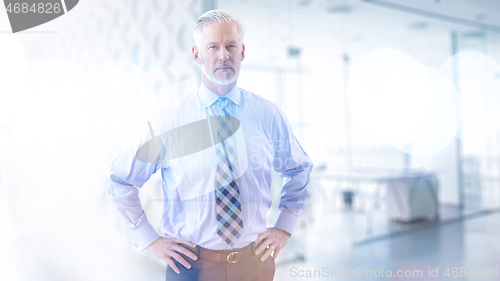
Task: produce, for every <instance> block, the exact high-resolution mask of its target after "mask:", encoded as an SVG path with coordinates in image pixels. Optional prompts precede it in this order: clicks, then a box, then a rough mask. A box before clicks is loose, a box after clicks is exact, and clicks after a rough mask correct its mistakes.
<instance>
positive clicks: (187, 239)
mask: <svg viewBox="0 0 500 281" xmlns="http://www.w3.org/2000/svg"><path fill="white" fill-rule="evenodd" d="M244 32H245V30H244V26H243V23H242V22H241V21H240V20H239V19H237V18H236V17H234V16H233V15H232V14H230V13H229V12H226V11H221V10H213V11H209V12H206V13H205V14H203V15H202V16H200V17H199V18H198V20H197V21H196V23H195V25H194V29H193V36H194V40H195V44H196V45H195V46H193V48H192V53H193V58H194V60H195V61H196V62H197V63H198V64H200V65H201V76H202V84H201V86H200V88H199V90H198V92H197V93H195V94H191V95H188V96H186V97H185V98H183V99H182V100H180V101H179V102H177V103H175V104H173V105H171V106H167V107H166V108H164V109H163V110H161V111H160V112H158V113H156V114H153V116H152V117H151V119H150V120H149V121H148V122H147V126H145V128H144V130H143V132H142V134H141V135H140V138H139V140H137V141H136V142H133V143H132V145H130V146H129V147H128V148H127V150H126V151H124V152H123V153H122V154H121V155H120V156H119V157H118V158H117V159H116V160H115V161H114V162H113V164H112V165H111V169H110V171H109V173H108V175H107V178H106V179H107V180H106V191H107V195H108V198H109V199H110V201H111V203H112V206H113V208H114V210H115V212H116V214H117V215H118V217H119V220H120V223H121V224H122V225H123V226H124V228H125V230H126V231H127V234H128V236H129V238H130V239H131V240H132V241H133V242H134V243H135V246H136V247H137V248H138V250H139V251H142V250H144V249H146V250H147V251H148V252H149V253H151V255H153V256H154V257H156V258H159V259H162V260H164V261H165V262H167V263H168V265H169V267H168V268H167V273H166V275H167V276H166V279H167V280H169V281H170V280H272V279H273V278H274V271H275V264H274V260H275V259H276V258H277V257H278V254H279V253H280V251H281V250H282V249H283V247H284V246H285V245H286V243H287V240H288V238H289V237H290V235H291V233H292V231H293V229H294V227H295V224H296V223H297V220H298V217H299V215H300V213H301V211H302V209H303V206H304V203H305V199H306V194H307V191H306V185H307V183H308V182H309V174H310V172H311V169H312V166H313V164H312V161H311V159H310V158H309V157H308V156H307V154H306V153H305V152H304V150H303V149H302V147H301V146H300V145H299V143H298V141H297V140H296V138H295V137H294V135H293V133H292V129H291V126H290V123H289V122H288V120H287V119H286V117H285V116H284V115H283V113H282V112H281V111H280V110H279V108H278V107H277V106H276V105H275V104H274V103H272V102H270V101H268V100H266V99H264V98H262V97H260V96H258V95H255V94H253V93H252V92H249V91H246V90H243V89H241V88H239V87H238V86H237V85H236V82H237V79H238V76H239V72H240V65H241V62H242V61H243V59H244V58H245V44H244V43H243V37H244ZM158 133H163V134H162V135H159V134H158ZM144 151H145V153H144ZM144 155H146V156H144ZM271 169H274V170H275V171H276V172H278V173H279V174H280V175H281V177H282V178H283V187H282V192H281V201H280V204H279V209H280V213H279V215H278V218H277V220H276V223H275V225H274V227H269V228H267V227H266V213H267V211H268V209H269V208H270V206H271V204H272V198H271V196H270V188H271ZM158 170H160V171H161V175H162V179H163V182H162V184H163V195H164V210H163V215H162V219H161V236H160V235H158V233H157V232H156V231H155V230H154V228H153V227H152V226H151V224H150V223H149V222H148V220H147V218H146V214H145V213H144V211H143V210H142V207H141V204H140V201H139V197H138V188H140V187H142V185H143V184H144V183H145V182H146V181H147V180H148V179H149V178H150V176H151V175H152V174H153V173H155V172H156V171H158Z"/></svg>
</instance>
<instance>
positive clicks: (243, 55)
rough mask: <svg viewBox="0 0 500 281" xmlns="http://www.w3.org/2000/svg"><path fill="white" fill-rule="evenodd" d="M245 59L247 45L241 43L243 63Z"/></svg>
mask: <svg viewBox="0 0 500 281" xmlns="http://www.w3.org/2000/svg"><path fill="white" fill-rule="evenodd" d="M244 59H245V43H241V61H243V60H244Z"/></svg>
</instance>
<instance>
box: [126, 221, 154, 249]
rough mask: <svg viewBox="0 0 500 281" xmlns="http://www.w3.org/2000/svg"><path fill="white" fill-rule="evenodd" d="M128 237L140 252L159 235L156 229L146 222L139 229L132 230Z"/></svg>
mask: <svg viewBox="0 0 500 281" xmlns="http://www.w3.org/2000/svg"><path fill="white" fill-rule="evenodd" d="M129 238H130V240H132V242H133V243H134V246H135V247H136V249H137V251H138V252H142V251H144V249H146V248H147V247H148V246H149V245H151V244H152V243H153V242H154V241H156V239H158V238H160V235H158V233H156V230H155V229H154V228H153V226H152V225H151V224H150V223H149V222H146V223H145V224H144V225H142V226H141V227H140V228H139V229H137V230H136V231H134V232H132V233H131V234H130V236H129Z"/></svg>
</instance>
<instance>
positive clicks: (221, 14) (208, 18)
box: [193, 10, 245, 47]
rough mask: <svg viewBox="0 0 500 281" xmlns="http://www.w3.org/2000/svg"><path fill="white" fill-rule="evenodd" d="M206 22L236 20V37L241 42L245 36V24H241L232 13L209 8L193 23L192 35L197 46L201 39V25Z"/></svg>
mask: <svg viewBox="0 0 500 281" xmlns="http://www.w3.org/2000/svg"><path fill="white" fill-rule="evenodd" d="M206 22H217V23H231V22H236V25H237V27H238V37H239V39H240V43H242V42H243V37H245V26H244V25H243V22H242V21H241V20H240V19H238V18H237V17H235V16H233V14H231V13H230V12H228V11H223V10H211V11H208V12H206V13H204V14H203V15H201V16H200V17H199V18H198V19H197V20H196V22H195V23H194V27H193V37H194V42H195V44H196V46H198V47H199V46H200V44H201V42H202V41H203V25H204V24H205V23H206Z"/></svg>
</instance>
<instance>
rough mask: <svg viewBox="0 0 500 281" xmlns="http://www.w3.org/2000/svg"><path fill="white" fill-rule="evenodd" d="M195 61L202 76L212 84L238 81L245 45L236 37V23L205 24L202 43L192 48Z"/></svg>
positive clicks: (227, 83)
mask: <svg viewBox="0 0 500 281" xmlns="http://www.w3.org/2000/svg"><path fill="white" fill-rule="evenodd" d="M193 54H194V57H195V60H196V61H197V62H198V63H200V64H201V70H202V72H203V74H204V75H205V76H206V77H207V78H208V79H209V80H210V81H212V82H214V83H217V84H220V85H229V84H231V83H233V82H234V81H236V79H238V76H239V73H240V66H241V61H242V60H243V59H244V58H245V45H244V44H242V43H241V42H240V40H239V37H238V28H237V25H236V23H234V22H232V23H206V24H205V25H204V26H203V41H202V42H201V44H200V46H199V48H198V47H197V46H195V47H193Z"/></svg>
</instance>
